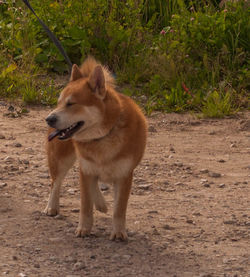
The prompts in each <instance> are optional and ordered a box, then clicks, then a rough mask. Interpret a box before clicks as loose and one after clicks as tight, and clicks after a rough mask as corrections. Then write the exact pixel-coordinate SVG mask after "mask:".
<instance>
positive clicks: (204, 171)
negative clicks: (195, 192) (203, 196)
mask: <svg viewBox="0 0 250 277" xmlns="http://www.w3.org/2000/svg"><path fill="white" fill-rule="evenodd" d="M208 171H209V170H208V169H206V168H203V169H201V170H200V173H208Z"/></svg>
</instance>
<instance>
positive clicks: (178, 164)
mask: <svg viewBox="0 0 250 277" xmlns="http://www.w3.org/2000/svg"><path fill="white" fill-rule="evenodd" d="M174 165H175V166H178V167H182V166H183V163H181V162H176V163H174Z"/></svg>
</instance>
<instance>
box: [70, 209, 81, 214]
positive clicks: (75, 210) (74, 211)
mask: <svg viewBox="0 0 250 277" xmlns="http://www.w3.org/2000/svg"><path fill="white" fill-rule="evenodd" d="M71 212H72V213H79V212H80V209H78V208H74V209H71Z"/></svg>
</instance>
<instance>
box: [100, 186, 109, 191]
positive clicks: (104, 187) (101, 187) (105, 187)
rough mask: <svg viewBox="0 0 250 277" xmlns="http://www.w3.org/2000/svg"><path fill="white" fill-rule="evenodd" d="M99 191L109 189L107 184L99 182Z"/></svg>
mask: <svg viewBox="0 0 250 277" xmlns="http://www.w3.org/2000/svg"><path fill="white" fill-rule="evenodd" d="M100 189H101V191H107V190H108V189H109V186H108V185H106V184H100Z"/></svg>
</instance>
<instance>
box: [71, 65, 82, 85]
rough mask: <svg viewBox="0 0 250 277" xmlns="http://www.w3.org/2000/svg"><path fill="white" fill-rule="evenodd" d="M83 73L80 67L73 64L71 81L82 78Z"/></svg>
mask: <svg viewBox="0 0 250 277" xmlns="http://www.w3.org/2000/svg"><path fill="white" fill-rule="evenodd" d="M82 77H83V76H82V73H81V71H80V68H79V67H78V66H77V65H76V64H73V66H72V70H71V76H70V81H76V80H78V79H80V78H82Z"/></svg>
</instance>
